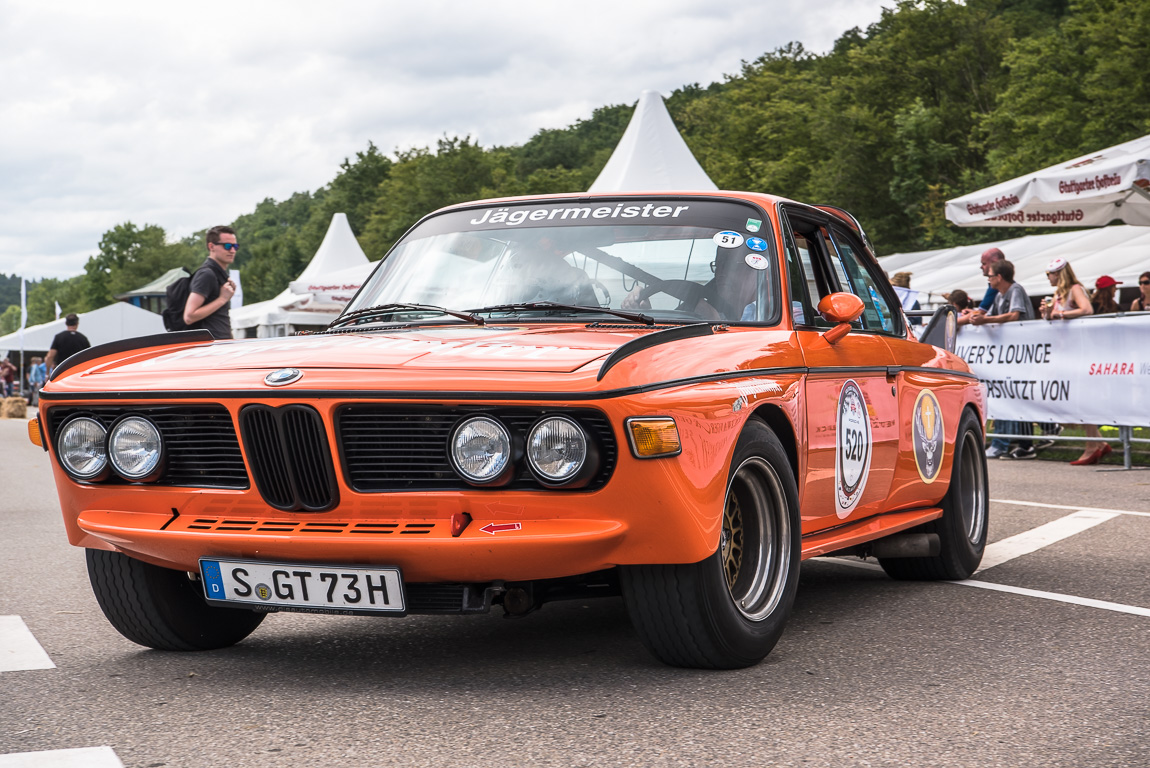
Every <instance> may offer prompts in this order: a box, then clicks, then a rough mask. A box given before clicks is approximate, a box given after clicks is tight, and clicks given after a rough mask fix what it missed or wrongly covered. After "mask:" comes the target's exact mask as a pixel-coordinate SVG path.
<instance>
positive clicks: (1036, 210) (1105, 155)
mask: <svg viewBox="0 0 1150 768" xmlns="http://www.w3.org/2000/svg"><path fill="white" fill-rule="evenodd" d="M946 218H947V219H949V220H950V221H952V222H953V223H955V224H957V225H958V226H960V227H1101V226H1105V225H1106V224H1109V223H1110V222H1112V221H1122V222H1125V223H1127V224H1136V225H1140V226H1150V136H1143V137H1142V138H1140V139H1134V140H1133V141H1128V142H1126V143H1125V144H1118V145H1116V146H1113V147H1110V148H1108V149H1104V150H1102V151H1100V152H1094V153H1092V154H1089V155H1083V156H1082V157H1076V158H1074V159H1073V160H1068V161H1066V162H1065V163H1059V164H1058V165H1054V166H1051V167H1049V168H1044V169H1042V170H1041V171H1035V172H1034V173H1031V174H1027V175H1026V176H1019V177H1018V178H1017V179H1011V180H1010V181H1004V182H1002V183H1001V184H997V185H995V186H993V187H987V188H986V189H980V190H979V191H977V192H972V193H970V194H969V195H964V196H963V197H958V198H955V199H954V200H948V201H947V202H946Z"/></svg>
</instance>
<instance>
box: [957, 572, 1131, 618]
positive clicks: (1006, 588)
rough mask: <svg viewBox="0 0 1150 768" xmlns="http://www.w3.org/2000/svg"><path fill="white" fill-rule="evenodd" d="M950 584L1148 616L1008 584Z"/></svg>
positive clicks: (1118, 606) (1100, 602)
mask: <svg viewBox="0 0 1150 768" xmlns="http://www.w3.org/2000/svg"><path fill="white" fill-rule="evenodd" d="M949 583H950V584H958V585H960V586H963V587H978V588H979V589H991V590H994V591H995V592H1011V593H1013V594H1016V595H1026V596H1027V597H1040V598H1042V599H1043V600H1055V601H1057V602H1059V603H1071V604H1073V605H1085V606H1089V607H1090V608H1102V609H1103V610H1107V611H1117V612H1118V613H1132V614H1134V615H1135V616H1150V608H1141V607H1139V606H1137V605H1123V604H1122V603H1111V602H1107V601H1106V600H1094V599H1092V598H1089V597H1075V596H1074V595H1063V594H1061V593H1058V592H1042V591H1041V590H1037V589H1027V588H1026V587H1012V586H1010V585H1009V584H994V583H992V582H989V581H974V580H972V579H966V580H964V581H952V582H949Z"/></svg>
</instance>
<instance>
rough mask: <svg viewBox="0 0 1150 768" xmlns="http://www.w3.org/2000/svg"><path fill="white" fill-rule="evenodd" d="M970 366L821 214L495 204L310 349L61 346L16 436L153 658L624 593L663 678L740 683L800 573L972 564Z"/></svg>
mask: <svg viewBox="0 0 1150 768" xmlns="http://www.w3.org/2000/svg"><path fill="white" fill-rule="evenodd" d="M953 343H954V316H953V313H952V312H950V311H949V310H946V309H944V310H940V311H939V313H938V314H936V315H935V316H934V317H932V318H931V320H930V322H929V324H928V325H927V326H926V328H925V330H924V332H923V333H922V334H921V340H919V339H916V337H915V335H914V334H913V333H912V332H911V331H910V329H909V328H908V321H907V319H906V316H905V314H904V313H903V311H902V309H901V307H900V304H899V301H898V299H897V297H896V295H895V293H894V292H893V291H892V289H891V287H890V285H889V284H888V282H887V280H886V279H885V277H884V275H883V272H882V270H881V269H880V268H879V266H878V264H877V262H876V261H875V257H874V253H873V252H872V249H871V247H870V245H869V242H868V240H867V238H866V236H865V234H864V233H863V231H862V228H861V227H860V226H859V224H858V222H857V221H856V220H855V219H854V218H853V217H852V216H850V215H849V214H848V213H846V212H844V211H842V210H839V209H836V208H831V207H825V206H818V207H816V206H809V205H804V204H800V203H796V202H792V201H789V200H784V199H779V198H774V197H769V196H766V195H759V194H750V193H734V192H716V193H689V194H687V193H683V194H667V193H653V194H629V195H577V196H562V197H559V196H553V197H535V198H516V199H504V200H494V201H481V202H475V203H468V204H465V205H459V206H455V207H451V208H447V209H444V210H441V211H437V212H435V213H433V214H431V215H429V216H427V217H426V218H424V219H423V220H422V221H420V222H419V223H418V224H416V225H415V226H414V227H413V228H412V229H411V230H410V231H409V232H408V233H407V234H406V235H405V236H404V237H403V238H402V239H401V240H400V241H399V243H397V244H396V246H395V247H394V248H393V249H392V250H391V251H390V252H389V253H388V254H387V256H386V257H385V258H384V259H383V260H382V261H381V262H380V264H379V265H378V267H377V268H376V269H375V271H374V272H373V274H372V275H371V277H370V279H368V280H367V282H366V283H365V284H364V286H363V288H362V289H361V290H360V291H359V293H358V294H356V296H355V298H354V299H353V300H352V302H351V303H350V304H349V305H348V306H347V308H346V309H345V310H344V312H343V313H342V314H341V315H340V317H339V318H338V319H337V320H336V321H335V322H333V323H332V324H331V325H330V327H328V328H327V329H326V330H323V331H319V332H315V333H310V334H306V335H298V336H294V337H291V338H272V339H247V340H234V341H213V340H212V339H211V338H210V337H209V336H208V334H207V333H206V332H204V331H186V332H181V333H172V334H166V335H162V336H149V337H143V338H137V339H128V340H126V341H121V342H115V343H112V344H107V345H104V346H100V347H95V348H92V349H89V350H87V351H84V352H81V353H79V354H77V355H74V356H73V357H71V358H69V359H68V360H66V361H64V363H62V364H61V365H60V366H59V367H58V368H57V369H56V371H55V372H54V374H53V376H52V380H51V382H50V383H49V384H48V385H47V386H46V387H45V388H44V390H43V392H42V394H41V406H40V412H39V416H38V418H37V419H36V420H34V421H32V422H31V423H30V430H31V431H32V433H33V434H32V438H33V440H34V442H37V443H39V444H41V445H43V446H44V448H45V450H46V451H47V452H48V453H49V454H50V456H51V458H52V459H53V463H54V471H55V476H56V484H57V487H58V490H59V495H60V502H61V506H62V508H63V513H64V522H65V524H66V527H67V531H68V536H69V539H70V541H71V542H72V544H74V545H76V546H78V547H83V548H85V550H86V552H87V562H88V572H89V575H90V577H91V583H92V588H93V590H94V591H95V595H96V598H97V600H98V601H99V604H100V606H101V608H102V609H103V611H104V613H105V614H106V616H107V617H108V619H109V621H110V622H111V623H112V625H113V626H114V627H115V628H116V629H117V630H119V631H120V632H121V633H122V634H123V635H124V636H125V637H127V638H128V639H130V640H132V641H135V642H136V643H140V644H142V645H145V646H149V647H152V648H158V649H167V650H182V651H190V650H201V649H209V648H219V647H223V646H227V645H231V644H234V643H236V642H238V641H240V640H241V639H243V638H244V637H246V636H247V635H248V634H249V633H251V632H252V631H253V630H254V629H255V628H256V627H257V625H259V623H260V621H261V620H262V619H263V618H264V617H265V616H266V615H267V614H268V613H269V612H275V611H310V612H320V613H338V614H370V615H374V616H401V615H404V614H409V613H441V614H442V613H468V612H482V611H488V610H490V609H491V607H492V606H493V605H500V606H502V608H503V610H504V611H505V612H506V613H508V614H511V615H519V614H524V613H528V612H530V611H532V610H534V609H536V608H538V607H540V606H541V605H543V604H544V603H545V602H547V601H548V600H556V599H562V598H570V597H579V598H584V597H587V596H589V595H622V598H623V600H624V601H625V604H626V606H627V609H628V612H629V614H630V616H631V618H632V620H633V623H634V625H635V629H636V631H637V633H638V636H639V637H640V639H641V640H642V641H643V643H644V644H645V645H646V646H647V647H648V648H649V649H650V650H651V651H652V652H653V653H654V654H655V655H656V656H657V657H658V658H659V659H661V660H663V661H664V662H666V663H668V664H673V665H679V666H687V667H708V668H733V667H744V666H748V665H751V664H754V663H756V662H758V661H759V660H761V659H762V658H763V657H764V656H765V655H766V654H767V653H768V652H770V650H771V648H772V647H773V646H774V645H775V643H776V641H777V640H778V638H779V636H780V634H781V633H782V631H783V627H784V624H785V622H786V620H787V616H788V614H789V612H790V610H791V606H792V603H793V601H794V597H795V591H796V588H797V583H798V575H799V564H800V561H801V560H803V559H806V558H810V557H816V556H822V555H855V556H862V557H868V556H873V557H876V558H877V560H878V562H879V563H880V564H881V565H882V567H883V568H884V569H885V570H886V572H887V573H888V574H890V575H891V576H892V577H894V578H898V579H960V578H964V577H967V576H969V575H970V574H971V573H972V572H973V571H974V569H975V568H976V567H977V565H978V563H979V561H980V559H981V557H982V552H983V548H984V546H985V542H986V532H987V506H988V505H987V480H986V464H985V459H984V454H983V451H982V440H983V424H984V419H985V407H984V395H983V393H982V390H981V388H980V386H979V383H978V381H977V380H976V379H975V377H974V376H973V375H972V374H971V373H970V371H969V369H968V368H967V366H966V364H965V363H964V362H963V361H962V360H961V359H959V358H958V357H956V356H955V355H954V354H952V348H953Z"/></svg>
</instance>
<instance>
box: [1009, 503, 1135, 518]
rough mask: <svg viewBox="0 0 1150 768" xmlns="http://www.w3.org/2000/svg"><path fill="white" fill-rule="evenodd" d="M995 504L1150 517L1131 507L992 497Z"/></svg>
mask: <svg viewBox="0 0 1150 768" xmlns="http://www.w3.org/2000/svg"><path fill="white" fill-rule="evenodd" d="M991 501H992V502H994V503H995V504H1012V505H1014V506H1016V507H1046V508H1047V509H1077V510H1083V511H1086V512H1113V513H1114V514H1116V515H1134V516H1136V517H1150V512H1132V511H1131V510H1129V509H1103V508H1102V507H1074V506H1067V505H1065V504H1044V503H1042V502H1038V501H1015V500H1014V499H991Z"/></svg>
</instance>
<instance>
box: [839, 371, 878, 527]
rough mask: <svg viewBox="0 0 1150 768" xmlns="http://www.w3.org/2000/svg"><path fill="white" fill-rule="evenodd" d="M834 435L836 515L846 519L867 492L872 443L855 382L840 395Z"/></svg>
mask: <svg viewBox="0 0 1150 768" xmlns="http://www.w3.org/2000/svg"><path fill="white" fill-rule="evenodd" d="M835 432H836V433H837V434H836V436H835V443H836V445H835V513H836V514H837V515H838V516H839V519H841V520H845V519H846V518H847V517H849V516H850V513H851V512H852V511H854V508H855V507H857V506H858V503H859V499H860V498H862V495H863V491H864V490H866V481H867V477H868V475H869V474H870V456H871V444H872V442H873V440H872V438H871V430H870V415H869V414H868V413H867V403H866V397H864V396H863V392H862V389H861V388H860V387H859V385H858V384H857V383H855V381H854V380H853V379H848V380H847V382H846V383H845V384H843V388H842V391H841V392H840V393H839V407H838V416H837V423H836V426H835Z"/></svg>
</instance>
